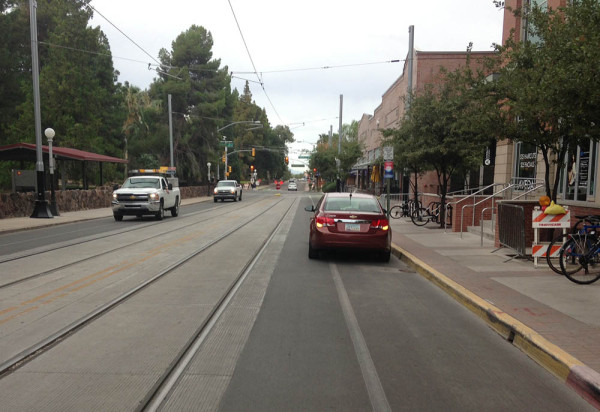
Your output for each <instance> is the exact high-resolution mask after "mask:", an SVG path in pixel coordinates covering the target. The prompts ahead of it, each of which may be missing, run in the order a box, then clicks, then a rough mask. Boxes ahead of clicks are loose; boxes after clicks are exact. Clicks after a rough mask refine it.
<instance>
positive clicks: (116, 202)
mask: <svg viewBox="0 0 600 412" xmlns="http://www.w3.org/2000/svg"><path fill="white" fill-rule="evenodd" d="M178 186H179V184H178V179H177V178H166V177H164V176H160V175H147V176H146V175H145V176H131V177H129V178H127V180H125V182H124V183H123V185H122V186H121V187H118V186H115V188H114V191H113V200H112V202H111V203H112V210H113V216H114V218H115V220H116V221H121V220H123V216H125V215H128V216H137V217H142V216H143V215H154V216H155V218H156V219H157V220H162V219H163V218H164V217H165V210H170V211H171V216H173V217H175V216H177V215H178V214H179V204H180V203H181V195H180V192H179V187H178Z"/></svg>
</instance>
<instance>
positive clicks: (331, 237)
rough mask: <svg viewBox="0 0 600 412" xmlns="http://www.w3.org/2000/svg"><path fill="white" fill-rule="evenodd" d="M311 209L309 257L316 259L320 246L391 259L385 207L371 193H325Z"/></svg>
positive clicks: (389, 235) (321, 248)
mask: <svg viewBox="0 0 600 412" xmlns="http://www.w3.org/2000/svg"><path fill="white" fill-rule="evenodd" d="M305 210H306V211H308V212H312V213H313V216H311V219H310V234H309V240H308V257H309V258H310V259H316V258H318V257H319V254H320V252H321V251H323V250H338V249H339V250H364V251H369V252H376V253H378V255H379V257H380V259H381V260H382V261H384V262H388V261H389V260H390V254H391V250H392V249H391V247H392V230H391V228H390V223H389V221H388V218H387V214H386V211H385V210H384V209H383V208H382V207H381V204H380V203H379V200H377V198H376V197H375V196H373V195H370V194H363V193H325V194H324V195H323V196H322V197H321V199H320V200H319V201H318V202H317V205H316V206H314V205H312V206H308V207H306V208H305Z"/></svg>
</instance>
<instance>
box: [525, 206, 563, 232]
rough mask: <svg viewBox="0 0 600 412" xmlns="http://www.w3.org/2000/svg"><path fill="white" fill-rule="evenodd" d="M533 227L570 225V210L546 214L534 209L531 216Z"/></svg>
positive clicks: (546, 227)
mask: <svg viewBox="0 0 600 412" xmlns="http://www.w3.org/2000/svg"><path fill="white" fill-rule="evenodd" d="M531 222H532V225H533V228H534V229H554V228H569V227H571V211H570V210H567V213H563V214H560V215H547V214H545V213H544V212H542V211H541V210H534V211H533V215H532V217H531Z"/></svg>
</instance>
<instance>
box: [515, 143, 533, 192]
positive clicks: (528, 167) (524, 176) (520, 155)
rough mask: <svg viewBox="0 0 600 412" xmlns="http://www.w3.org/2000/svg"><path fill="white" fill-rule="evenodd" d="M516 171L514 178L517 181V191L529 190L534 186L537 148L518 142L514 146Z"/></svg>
mask: <svg viewBox="0 0 600 412" xmlns="http://www.w3.org/2000/svg"><path fill="white" fill-rule="evenodd" d="M516 153H517V156H516V159H517V161H516V165H515V166H516V170H515V174H514V175H515V177H517V178H518V179H517V180H518V182H519V184H518V186H517V187H516V189H517V190H525V189H529V188H531V187H532V186H533V185H534V184H535V176H536V167H537V147H536V146H535V145H532V144H529V143H522V142H519V143H517V145H516Z"/></svg>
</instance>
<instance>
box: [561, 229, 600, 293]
mask: <svg viewBox="0 0 600 412" xmlns="http://www.w3.org/2000/svg"><path fill="white" fill-rule="evenodd" d="M568 237H569V240H567V242H566V243H565V245H564V246H563V247H561V249H560V252H559V257H558V261H559V263H560V268H561V270H562V272H563V274H564V275H565V276H566V277H567V279H569V280H570V281H571V282H574V283H577V284H580V285H589V284H590V283H594V282H595V281H597V280H598V279H600V239H599V238H598V237H597V236H596V232H595V231H590V232H584V233H575V234H572V233H571V234H569V235H568Z"/></svg>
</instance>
